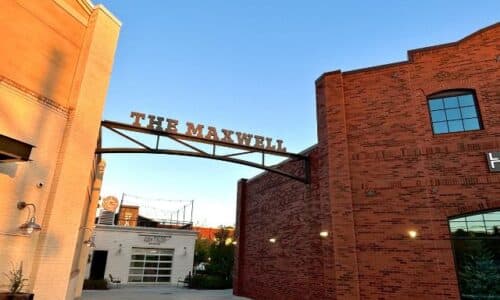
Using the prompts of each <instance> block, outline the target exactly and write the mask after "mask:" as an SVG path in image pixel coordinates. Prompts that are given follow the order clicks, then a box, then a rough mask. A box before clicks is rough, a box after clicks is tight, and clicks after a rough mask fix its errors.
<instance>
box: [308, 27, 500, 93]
mask: <svg viewBox="0 0 500 300" xmlns="http://www.w3.org/2000/svg"><path fill="white" fill-rule="evenodd" d="M496 27H500V22H497V23H494V24H491V25H489V26H486V27H483V28H481V29H479V30H476V31H474V32H473V33H471V34H469V35H467V36H465V37H463V38H461V39H460V40H458V41H454V42H450V43H444V44H438V45H433V46H428V47H422V48H415V49H411V50H408V51H407V57H408V58H407V59H406V60H403V61H398V62H393V63H387V64H382V65H375V66H370V67H366V68H360V69H353V70H348V71H344V72H342V70H340V69H338V70H334V71H329V72H325V73H323V74H321V75H320V76H319V77H318V79H316V81H315V83H316V85H317V84H318V83H319V82H320V81H321V80H323V79H324V78H325V77H326V76H328V75H332V74H337V73H341V74H353V73H357V72H364V71H372V70H378V69H384V68H390V67H394V66H398V65H404V64H408V63H411V62H412V61H413V56H414V55H415V54H416V53H421V52H426V51H430V50H435V49H439V48H447V47H453V46H456V45H458V44H460V43H463V42H464V41H466V40H468V39H471V38H472V37H474V36H476V35H479V34H482V33H483V32H486V31H489V30H491V29H493V28H496Z"/></svg>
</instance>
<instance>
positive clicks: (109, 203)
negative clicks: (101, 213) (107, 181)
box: [102, 196, 118, 212]
mask: <svg viewBox="0 0 500 300" xmlns="http://www.w3.org/2000/svg"><path fill="white" fill-rule="evenodd" d="M117 207H118V198H116V197H114V196H108V197H106V198H104V200H102V208H104V210H107V211H112V212H114V211H115V210H116V208H117Z"/></svg>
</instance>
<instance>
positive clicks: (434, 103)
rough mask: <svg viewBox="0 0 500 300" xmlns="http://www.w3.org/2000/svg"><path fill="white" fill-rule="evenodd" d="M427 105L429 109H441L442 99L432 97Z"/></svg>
mask: <svg viewBox="0 0 500 300" xmlns="http://www.w3.org/2000/svg"><path fill="white" fill-rule="evenodd" d="M429 107H430V108H431V110H436V109H443V108H444V106H443V100H441V99H432V100H429Z"/></svg>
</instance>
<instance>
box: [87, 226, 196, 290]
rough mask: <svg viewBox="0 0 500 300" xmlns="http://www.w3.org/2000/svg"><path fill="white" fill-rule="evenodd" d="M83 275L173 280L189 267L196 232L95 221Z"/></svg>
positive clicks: (128, 280)
mask: <svg viewBox="0 0 500 300" xmlns="http://www.w3.org/2000/svg"><path fill="white" fill-rule="evenodd" d="M94 233H95V245H96V247H95V249H94V250H93V252H92V256H91V257H90V259H89V260H88V265H87V278H89V279H103V278H106V279H109V274H111V276H112V277H113V278H118V279H120V281H121V282H122V283H123V284H130V285H133V284H141V285H142V284H151V285H158V284H177V282H178V281H179V280H184V278H185V277H186V276H187V275H188V274H189V273H190V272H192V271H193V257H194V243H195V240H196V232H194V231H192V230H186V229H173V228H158V227H137V226H123V225H97V226H96V228H95V230H94Z"/></svg>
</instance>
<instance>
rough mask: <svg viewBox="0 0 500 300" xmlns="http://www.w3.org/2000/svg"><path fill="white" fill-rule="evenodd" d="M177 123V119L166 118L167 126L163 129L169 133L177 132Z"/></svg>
mask: <svg viewBox="0 0 500 300" xmlns="http://www.w3.org/2000/svg"><path fill="white" fill-rule="evenodd" d="M177 124H179V121H177V120H174V119H167V128H166V129H165V130H166V131H168V132H170V133H177Z"/></svg>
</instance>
